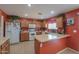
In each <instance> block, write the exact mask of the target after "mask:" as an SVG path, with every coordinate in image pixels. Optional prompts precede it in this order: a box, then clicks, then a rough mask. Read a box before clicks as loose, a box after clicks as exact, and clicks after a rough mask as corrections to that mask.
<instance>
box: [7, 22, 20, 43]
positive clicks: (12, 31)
mask: <svg viewBox="0 0 79 59" xmlns="http://www.w3.org/2000/svg"><path fill="white" fill-rule="evenodd" d="M19 28H20V25H19V24H18V25H17V23H16V26H15V25H14V24H13V23H12V22H11V23H8V25H7V26H6V37H8V38H9V39H10V43H11V44H14V43H19V36H20V35H19V34H20V29H19Z"/></svg>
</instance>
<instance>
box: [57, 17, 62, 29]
mask: <svg viewBox="0 0 79 59" xmlns="http://www.w3.org/2000/svg"><path fill="white" fill-rule="evenodd" d="M56 24H57V27H58V28H62V27H63V17H58V18H56Z"/></svg>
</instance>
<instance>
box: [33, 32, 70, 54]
mask: <svg viewBox="0 0 79 59" xmlns="http://www.w3.org/2000/svg"><path fill="white" fill-rule="evenodd" d="M68 37H69V35H64V34H57V33H53V34H41V35H36V37H35V43H34V44H35V53H36V54H55V53H58V52H59V51H61V50H63V49H65V48H66V47H67V45H66V43H67V42H66V39H67V38H68Z"/></svg>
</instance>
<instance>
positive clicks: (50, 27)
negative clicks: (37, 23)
mask: <svg viewBox="0 0 79 59" xmlns="http://www.w3.org/2000/svg"><path fill="white" fill-rule="evenodd" d="M48 29H57V27H56V23H50V24H48Z"/></svg>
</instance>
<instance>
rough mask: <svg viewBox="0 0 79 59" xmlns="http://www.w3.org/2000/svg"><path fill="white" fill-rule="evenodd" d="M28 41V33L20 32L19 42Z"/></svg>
mask: <svg viewBox="0 0 79 59" xmlns="http://www.w3.org/2000/svg"><path fill="white" fill-rule="evenodd" d="M28 40H29V33H28V32H21V39H20V41H21V42H23V41H28Z"/></svg>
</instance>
